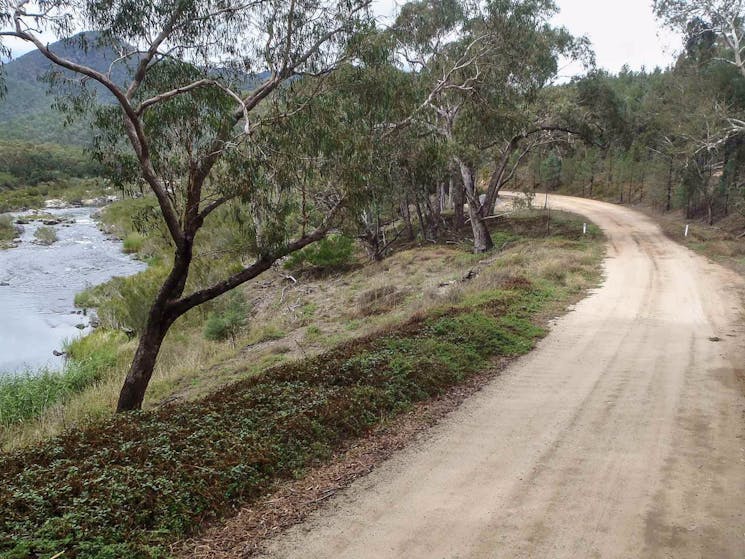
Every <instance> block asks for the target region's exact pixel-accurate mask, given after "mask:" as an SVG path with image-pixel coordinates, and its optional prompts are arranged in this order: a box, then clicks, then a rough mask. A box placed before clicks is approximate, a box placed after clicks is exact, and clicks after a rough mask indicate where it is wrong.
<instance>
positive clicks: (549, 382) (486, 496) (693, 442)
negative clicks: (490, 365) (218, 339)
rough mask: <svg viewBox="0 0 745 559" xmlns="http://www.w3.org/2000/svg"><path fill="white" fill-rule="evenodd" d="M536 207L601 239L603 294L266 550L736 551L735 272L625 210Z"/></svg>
mask: <svg viewBox="0 0 745 559" xmlns="http://www.w3.org/2000/svg"><path fill="white" fill-rule="evenodd" d="M550 203H551V205H552V207H554V208H560V209H567V210H570V211H574V212H577V213H581V214H584V215H586V216H587V217H588V218H589V219H591V220H592V221H594V222H595V223H596V224H598V225H599V226H600V227H602V228H603V230H604V231H605V233H606V234H607V236H608V239H609V254H608V256H609V257H608V260H607V261H606V274H607V279H606V281H605V283H604V285H603V287H602V288H600V289H599V290H597V292H595V293H594V294H593V295H591V296H590V297H589V298H587V299H585V300H584V301H582V302H581V303H579V304H578V305H577V308H576V312H574V313H571V314H569V315H567V316H565V317H564V318H562V319H560V320H559V321H558V322H557V324H556V326H555V328H554V329H553V332H552V333H551V334H550V335H549V336H548V337H547V338H546V339H545V340H544V341H542V342H541V343H540V344H539V347H538V348H537V349H536V350H535V351H534V352H532V353H531V354H529V355H528V356H526V357H524V358H522V359H520V360H519V361H517V362H516V363H515V364H514V365H513V366H512V367H510V368H509V369H508V370H507V371H506V372H505V373H504V374H503V376H502V377H500V378H499V379H498V380H496V381H495V382H493V383H492V384H490V385H489V386H488V387H487V388H485V389H484V390H483V391H482V392H481V393H480V394H478V395H477V396H475V397H474V398H472V399H471V400H469V401H468V402H467V403H466V404H464V405H463V406H462V407H461V408H460V409H459V410H458V411H457V412H455V413H454V414H453V415H452V416H451V417H450V418H449V419H448V420H447V421H444V422H443V423H442V424H441V425H440V426H438V427H437V428H435V429H434V431H433V433H432V436H431V437H430V438H429V439H426V440H424V441H423V442H422V443H421V444H419V445H417V446H415V447H413V448H411V449H409V450H407V451H404V452H402V453H401V454H400V455H398V456H397V457H396V458H394V459H392V460H391V461H389V462H388V463H386V464H385V465H384V466H383V467H381V468H380V469H378V470H377V471H375V472H374V473H373V474H371V475H370V476H368V477H366V478H364V479H362V480H360V481H358V482H357V483H356V484H354V485H353V486H352V488H351V489H350V490H349V491H347V492H345V493H343V494H342V495H340V496H339V497H338V498H336V499H334V500H333V501H331V502H330V503H329V504H328V506H326V507H325V508H323V509H322V510H320V511H319V512H318V513H316V514H315V515H314V516H313V518H312V519H311V521H309V522H307V523H305V524H303V525H299V526H297V527H295V528H293V529H291V530H290V531H289V532H288V533H287V534H285V535H284V536H282V537H281V538H279V539H278V540H275V541H274V542H272V543H271V545H270V548H269V551H268V555H269V556H272V557H314V558H322V557H329V558H331V557H334V558H340V557H349V558H359V559H364V558H385V557H391V558H393V557H407V558H417V557H421V558H430V557H448V558H451V557H459V558H466V557H469V558H476V557H510V558H516V557H552V558H561V557H567V558H570V557H571V558H574V557H603V558H608V557H619V558H621V557H623V558H627V557H676V558H685V557H702V556H704V557H718V558H728V557H731V558H741V557H743V556H745V533H744V532H743V528H742V527H743V525H744V524H745V505H743V503H745V450H744V449H743V446H745V444H744V443H743V433H744V431H743V412H744V410H745V398H743V391H742V378H741V376H742V363H743V345H742V335H743V326H742V315H741V313H742V307H741V299H740V295H741V289H742V288H743V281H742V279H741V278H740V277H739V276H737V275H736V274H734V273H733V272H730V271H728V270H726V269H724V268H722V267H720V266H718V265H715V264H712V263H710V262H709V261H707V260H706V259H705V258H703V257H701V256H697V255H695V254H694V253H692V252H691V251H688V250H687V249H685V248H683V247H681V246H679V245H677V244H675V243H674V242H673V241H670V240H669V239H667V238H666V237H665V236H664V235H663V234H662V233H661V232H660V230H659V228H658V227H657V226H656V225H655V224H654V223H653V222H652V221H651V220H650V219H649V218H646V217H644V216H642V215H641V214H639V213H637V212H634V211H632V210H629V209H627V208H622V207H618V206H614V205H611V204H605V203H602V202H596V201H591V200H581V199H573V198H565V197H560V196H555V197H552V198H551V199H550ZM714 340H718V341H714Z"/></svg>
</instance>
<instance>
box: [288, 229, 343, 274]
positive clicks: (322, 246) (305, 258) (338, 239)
mask: <svg viewBox="0 0 745 559" xmlns="http://www.w3.org/2000/svg"><path fill="white" fill-rule="evenodd" d="M353 256H354V239H351V238H350V237H347V236H345V235H340V234H333V235H329V236H328V237H326V238H324V239H321V240H320V241H318V242H315V243H313V244H312V245H309V246H307V247H305V248H304V249H303V250H300V251H298V252H295V253H293V254H291V255H290V256H289V257H288V258H287V260H286V262H285V267H286V268H288V269H297V268H301V267H303V266H313V267H315V268H320V269H323V270H338V269H341V268H345V267H347V266H349V265H350V264H351V263H352V259H353Z"/></svg>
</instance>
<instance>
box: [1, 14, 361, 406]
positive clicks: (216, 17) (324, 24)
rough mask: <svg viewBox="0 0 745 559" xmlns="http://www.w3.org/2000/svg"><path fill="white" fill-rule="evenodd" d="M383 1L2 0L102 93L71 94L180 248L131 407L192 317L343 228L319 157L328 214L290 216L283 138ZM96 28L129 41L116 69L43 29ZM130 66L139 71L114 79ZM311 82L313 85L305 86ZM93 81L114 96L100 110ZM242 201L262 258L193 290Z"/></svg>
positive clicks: (147, 340)
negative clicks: (207, 236)
mask: <svg viewBox="0 0 745 559" xmlns="http://www.w3.org/2000/svg"><path fill="white" fill-rule="evenodd" d="M369 3H370V0H340V1H334V0H52V1H44V2H30V1H28V0H0V41H2V40H3V39H5V38H13V39H15V40H21V41H24V42H25V43H27V44H28V45H29V46H33V47H36V48H37V49H38V50H39V52H40V53H41V54H42V55H44V56H45V57H46V58H47V59H48V60H49V61H50V62H51V63H52V65H54V67H56V68H58V69H60V70H61V71H62V72H63V74H62V77H63V78H64V79H65V80H66V81H70V80H76V81H77V83H78V84H79V85H80V89H79V90H78V91H79V93H80V92H82V93H87V94H88V95H81V94H78V95H76V96H74V97H73V98H71V99H68V101H69V103H68V105H70V106H72V107H73V108H81V107H88V108H90V107H94V108H93V112H94V121H95V123H96V125H97V127H98V130H99V132H98V136H97V146H96V151H97V154H98V156H99V158H100V159H101V160H102V161H103V162H105V163H106V164H107V165H108V166H109V167H110V168H112V169H114V171H115V173H116V176H118V177H119V180H120V182H121V183H122V184H126V185H130V186H132V185H134V187H135V188H140V189H143V190H149V191H150V192H151V193H152V194H153V195H154V196H155V198H156V199H157V202H158V207H159V209H160V213H161V216H162V220H163V222H164V223H165V227H166V229H167V231H168V235H169V241H170V243H171V245H172V247H173V259H172V267H171V270H170V273H169V274H168V275H167V277H166V278H165V280H164V282H163V284H162V286H161V287H160V289H159V291H158V294H157V296H156V298H155V300H154V301H153V303H152V306H151V308H150V310H149V313H148V319H147V325H146V327H145V329H144V332H143V333H142V335H141V337H140V339H139V345H138V348H137V351H136V353H135V356H134V359H133V361H132V364H131V367H130V370H129V372H128V374H127V377H126V379H125V381H124V385H123V387H122V390H121V394H120V397H119V402H118V406H117V410H118V411H124V410H133V409H138V408H140V407H141V405H142V402H143V398H144V395H145V392H146V389H147V385H148V383H149V381H150V378H151V376H152V372H153V368H154V365H155V363H156V359H157V355H158V353H159V350H160V347H161V344H162V342H163V339H164V337H165V336H166V333H167V332H168V330H169V328H170V327H171V325H172V324H173V323H174V322H175V321H176V320H177V319H178V318H179V317H180V316H182V315H183V314H185V313H186V312H187V311H189V310H190V309H192V308H194V307H196V306H198V305H200V304H202V303H204V302H206V301H209V300H211V299H214V298H216V297H218V296H220V295H221V294H223V293H226V292H227V291H230V290H231V289H233V288H235V287H237V286H238V285H240V284H242V283H244V282H246V281H248V280H250V279H252V278H255V277H256V276H258V275H259V274H261V273H262V272H264V271H266V270H267V269H269V268H270V267H271V266H272V264H273V263H274V262H275V261H276V260H277V259H279V258H281V257H282V256H283V255H286V254H288V253H290V252H293V251H296V250H299V249H301V248H303V247H305V246H307V245H308V244H310V243H312V242H315V241H317V240H319V239H321V238H322V237H324V236H325V235H326V233H327V231H328V230H329V228H330V227H331V224H332V220H333V218H334V216H335V215H336V213H337V212H338V211H339V209H340V207H341V204H342V203H343V200H344V196H345V193H344V185H340V184H339V183H338V181H330V182H335V184H334V187H333V188H330V189H324V188H323V186H324V185H325V184H326V182H327V179H328V175H327V174H325V173H324V170H323V168H322V167H319V166H318V165H316V166H315V169H316V172H317V173H319V174H320V175H322V176H320V177H319V178H318V181H317V184H320V185H321V186H319V187H318V192H316V197H315V200H313V203H314V205H315V211H314V212H306V215H308V216H311V215H312V216H313V222H312V223H308V224H307V225H308V227H307V228H306V227H303V228H302V230H301V228H300V227H296V226H295V224H292V223H289V222H288V220H287V219H286V217H284V218H283V217H282V216H286V215H287V207H288V201H287V200H288V195H287V192H288V191H296V190H297V188H296V186H297V177H296V176H295V175H294V174H293V173H290V172H288V171H287V167H286V165H287V164H289V165H292V158H289V159H288V158H285V159H284V160H282V158H280V159H279V160H275V159H274V157H273V156H274V154H275V153H278V152H280V151H282V150H281V149H280V144H282V142H285V143H284V144H283V146H284V147H285V149H284V151H285V152H287V151H288V150H287V149H286V143H287V141H288V138H287V136H286V133H285V130H283V127H284V126H285V124H286V122H287V119H288V118H290V117H292V116H294V115H296V114H298V113H299V112H301V111H302V110H303V109H304V107H305V105H306V104H307V102H308V99H309V98H312V97H313V91H316V90H318V91H320V88H322V87H323V83H324V80H323V78H324V77H325V76H327V75H329V74H330V73H332V72H333V71H334V70H335V69H336V68H337V67H338V66H339V64H340V63H342V62H343V61H344V60H346V59H347V58H348V57H349V50H348V45H349V44H350V40H351V39H355V38H356V36H357V33H358V31H359V30H360V29H361V28H362V27H364V26H367V25H368V21H369V15H368V7H369ZM82 30H92V31H95V32H97V34H96V35H93V37H95V40H96V41H100V42H102V43H106V44H108V45H110V46H112V47H114V48H116V49H117V51H118V52H119V58H117V59H116V60H115V61H113V62H112V64H111V67H110V68H109V71H99V70H96V69H94V68H91V67H87V66H85V65H83V64H80V63H78V62H76V61H74V60H70V59H66V58H64V57H63V56H61V55H60V54H59V53H57V52H55V51H54V50H52V48H50V46H49V45H48V44H47V42H46V40H45V39H44V38H43V37H44V35H43V33H44V32H51V33H54V34H55V35H56V36H57V37H59V38H62V39H69V40H70V41H75V40H77V41H80V42H81V43H85V42H86V41H87V40H89V38H90V37H91V35H78V34H77V33H78V32H79V31H82ZM83 46H85V45H83ZM6 50H7V49H6ZM121 69H125V70H126V72H124V75H125V76H126V79H124V80H116V79H114V77H113V75H114V73H115V71H117V70H119V71H120V70H121ZM120 73H121V72H120ZM298 81H302V82H303V84H304V94H303V95H293V89H295V86H296V85H297V83H296V82H298ZM91 83H93V84H97V88H98V90H102V91H104V92H105V93H106V94H107V95H108V96H109V97H110V98H111V99H113V101H114V103H113V104H112V105H108V106H106V105H104V106H100V105H99V106H97V107H98V108H95V107H96V106H95V105H92V104H91V102H90V96H91V95H93V94H95V92H96V90H95V89H92V88H90V87H89V84H91ZM290 86H292V87H290ZM283 134H284V135H283ZM290 140H291V139H290ZM280 163H284V164H285V165H284V166H283V165H281V164H280ZM235 200H239V201H240V202H241V203H243V204H245V205H246V206H247V208H248V213H249V214H250V215H251V216H252V217H253V219H254V226H253V241H254V242H253V244H254V250H253V251H252V252H253V256H252V257H251V258H250V259H248V260H247V261H243V264H241V266H240V269H239V270H237V271H235V272H234V273H232V275H228V276H226V277H224V278H223V279H221V280H220V281H217V282H215V283H213V284H212V285H209V286H206V287H202V288H199V289H197V290H194V291H190V290H189V283H188V279H189V272H190V269H191V266H192V262H193V260H194V255H195V247H196V246H198V242H197V241H198V239H199V233H200V230H201V229H202V227H203V225H204V223H205V221H206V220H208V219H209V218H210V216H211V215H212V214H213V212H215V211H216V210H218V209H220V208H222V207H223V206H225V205H227V204H230V203H233V201H235ZM308 202H309V203H310V201H308ZM293 234H295V235H297V236H295V237H294V238H293Z"/></svg>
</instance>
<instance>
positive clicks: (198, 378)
mask: <svg viewBox="0 0 745 559" xmlns="http://www.w3.org/2000/svg"><path fill="white" fill-rule="evenodd" d="M518 226H519V227H520V228H521V231H522V230H524V231H523V232H526V233H530V231H529V230H527V229H526V224H525V223H522V222H521V223H519V224H518ZM539 226H540V224H539ZM541 227H542V226H541ZM602 251H603V248H602V244H601V243H599V242H596V241H595V240H593V239H587V240H583V241H576V240H568V239H565V238H561V237H559V238H539V239H532V240H522V241H519V242H514V243H510V244H509V246H508V247H507V248H506V249H505V250H504V251H503V252H501V253H496V254H494V253H493V254H491V255H486V256H485V255H474V254H470V253H468V252H466V251H465V250H464V247H463V246H456V245H447V246H443V245H426V246H423V247H417V248H412V249H409V250H404V251H401V252H398V253H395V254H393V255H391V256H390V257H389V258H387V259H386V260H385V261H383V262H373V263H369V264H367V265H365V266H363V267H361V268H358V269H355V270H353V271H351V272H348V273H345V274H337V275H333V276H330V277H325V278H315V279H314V278H304V279H300V280H299V281H298V282H297V283H292V282H291V281H288V280H287V278H286V277H285V274H283V273H281V270H273V271H269V272H267V273H266V274H264V275H262V276H261V278H260V279H259V280H258V281H254V282H251V283H249V284H247V285H246V286H244V287H243V294H244V297H245V299H246V301H247V302H249V307H250V308H252V314H251V316H250V317H249V321H248V322H249V329H248V331H247V332H246V333H245V335H244V336H243V337H242V338H239V339H238V340H236V342H235V343H232V342H229V341H226V342H211V341H207V340H205V339H204V338H203V336H202V332H201V329H198V328H197V329H189V328H176V329H175V330H174V331H173V332H171V334H169V337H168V338H167V339H166V342H165V344H164V347H163V350H162V353H161V356H160V359H159V363H158V366H157V368H156V371H155V374H154V376H153V379H152V381H151V385H150V389H149V391H148V395H147V398H146V401H145V408H153V407H157V406H161V405H165V404H169V403H172V402H175V401H183V400H189V401H191V400H195V399H197V398H200V397H203V396H204V395H206V394H209V393H211V392H213V391H215V390H216V389H219V388H220V387H223V386H225V385H226V384H228V383H231V382H234V381H237V380H240V379H243V378H246V377H249V376H253V375H255V374H257V373H259V372H261V371H263V370H266V369H267V368H268V367H270V366H273V365H277V364H279V363H282V362H286V361H293V360H296V359H300V358H305V357H309V356H312V355H315V354H318V353H320V352H322V351H324V350H326V349H328V348H330V347H333V346H335V345H338V344H340V343H342V342H344V341H347V340H350V339H353V338H357V337H360V336H365V335H368V334H371V333H373V332H376V331H379V330H384V329H388V328H391V327H393V326H396V325H398V324H401V323H402V322H404V321H406V320H408V319H409V318H411V317H412V316H414V315H415V314H417V313H420V312H423V311H426V310H427V309H430V308H432V307H435V306H442V305H457V304H459V303H460V302H462V301H463V300H464V299H466V298H468V297H477V296H478V294H479V293H485V292H488V291H490V290H495V289H499V288H502V287H504V286H505V285H509V284H510V282H515V281H524V279H525V278H527V279H529V280H530V281H532V282H539V283H540V282H542V281H551V282H556V283H557V284H558V285H560V286H562V288H563V289H565V290H566V291H567V293H569V294H579V293H580V292H582V290H584V289H586V288H588V287H590V286H592V285H595V284H596V283H597V281H598V279H599V272H598V270H599V266H598V262H599V260H600V258H601V256H602ZM469 274H470V275H471V276H472V278H471V279H468V280H464V278H465V277H466V276H467V275H469ZM134 349H135V341H130V342H129V343H127V344H126V345H125V346H124V347H122V348H121V355H120V359H119V363H118V365H117V367H116V368H115V369H113V370H111V371H108V372H107V374H106V375H105V377H104V378H103V379H102V380H101V381H100V382H98V383H97V384H96V385H94V386H92V387H90V388H89V389H87V390H85V391H84V392H82V393H81V394H80V395H78V396H77V397H75V398H73V399H72V400H70V401H68V402H67V403H66V404H65V405H64V406H62V405H60V406H55V407H52V408H50V409H48V410H47V411H46V412H45V413H44V414H43V415H42V416H41V417H39V418H37V419H36V420H33V421H29V422H27V423H24V424H22V425H19V426H15V427H13V428H12V429H6V430H5V431H2V430H0V445H2V447H3V448H5V449H13V448H18V447H22V446H26V445H28V444H31V443H34V442H36V441H40V440H43V439H45V438H48V437H50V436H53V435H56V434H58V433H60V432H61V431H63V430H65V429H66V428H70V427H73V426H78V425H81V424H85V423H88V422H91V421H97V420H100V419H101V418H103V417H106V416H108V415H110V414H111V411H112V410H113V409H114V407H115V404H116V400H117V398H118V394H119V390H120V388H121V382H122V380H123V378H124V376H125V374H126V370H127V367H128V365H129V362H130V360H131V357H132V355H133V353H134Z"/></svg>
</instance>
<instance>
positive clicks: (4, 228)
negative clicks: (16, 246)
mask: <svg viewBox="0 0 745 559" xmlns="http://www.w3.org/2000/svg"><path fill="white" fill-rule="evenodd" d="M18 233H19V230H18V227H16V226H15V224H14V223H13V219H12V218H11V217H10V216H9V215H0V241H12V240H13V239H15V238H16V237H17V236H18Z"/></svg>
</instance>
